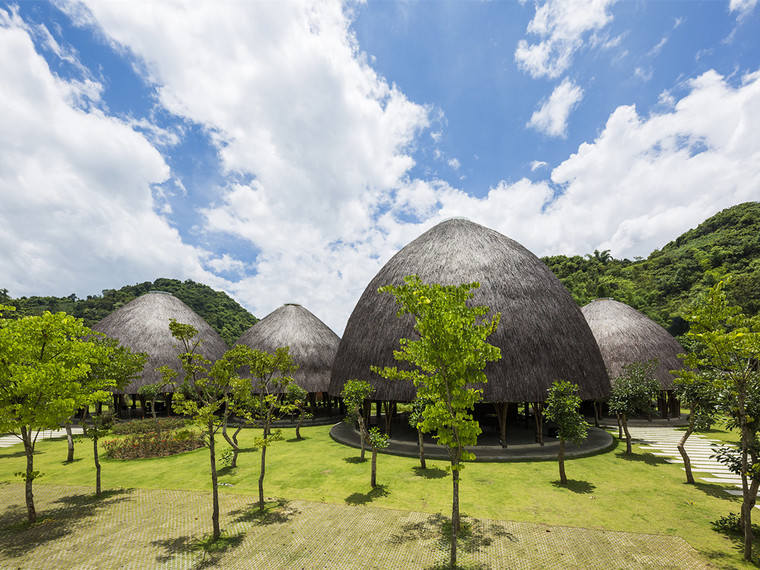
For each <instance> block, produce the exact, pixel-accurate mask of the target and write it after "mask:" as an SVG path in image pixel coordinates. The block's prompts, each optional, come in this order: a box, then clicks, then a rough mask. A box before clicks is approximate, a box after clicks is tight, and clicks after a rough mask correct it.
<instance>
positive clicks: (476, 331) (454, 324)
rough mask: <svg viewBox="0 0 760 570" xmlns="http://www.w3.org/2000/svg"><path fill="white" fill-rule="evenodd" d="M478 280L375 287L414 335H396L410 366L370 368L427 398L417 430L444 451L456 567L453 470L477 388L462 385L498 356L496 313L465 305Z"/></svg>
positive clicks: (462, 457) (470, 426) (414, 280)
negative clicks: (410, 323)
mask: <svg viewBox="0 0 760 570" xmlns="http://www.w3.org/2000/svg"><path fill="white" fill-rule="evenodd" d="M479 286H480V285H479V284H478V283H471V284H463V285H458V286H454V285H440V284H437V283H433V284H425V283H423V282H422V281H421V280H420V279H419V277H417V276H416V275H411V276H408V277H405V278H404V284H403V285H400V286H390V285H389V286H386V287H381V288H380V293H390V294H392V295H393V296H394V297H395V298H396V303H397V304H398V305H400V306H401V308H400V309H399V311H398V316H399V317H401V316H402V315H404V314H410V315H412V316H413V317H414V318H415V330H416V332H417V334H418V335H419V339H418V340H411V339H401V342H400V344H401V349H400V350H397V351H394V353H393V355H394V357H395V358H396V360H398V361H401V362H409V363H410V364H412V365H413V366H414V369H413V370H400V369H398V368H397V367H386V368H382V369H380V368H377V367H373V370H374V371H375V372H377V373H378V374H380V375H382V376H383V377H385V378H389V379H398V380H407V381H412V382H414V385H415V387H416V388H417V394H418V396H419V397H421V398H424V399H426V400H429V402H430V403H429V404H428V405H427V406H425V409H424V411H423V413H422V416H423V420H422V422H421V424H420V425H421V427H422V430H423V431H425V432H429V433H433V434H434V437H435V438H436V439H437V440H438V443H439V444H441V445H444V446H446V448H447V449H448V452H449V460H450V469H451V474H452V507H451V560H450V562H451V567H452V568H454V567H456V558H457V534H458V532H459V522H460V521H459V472H460V471H461V469H462V468H463V467H464V464H463V461H466V460H468V459H472V458H474V454H473V453H471V452H469V451H468V450H467V449H466V448H465V447H466V446H471V445H475V444H476V443H477V439H478V435H480V433H481V429H480V425H479V424H478V422H477V421H476V420H475V419H474V418H473V417H472V410H473V407H474V406H475V403H476V402H479V401H480V400H481V399H482V391H481V390H478V389H474V388H468V387H467V386H468V385H471V384H475V383H479V382H486V380H487V379H486V376H485V374H484V373H483V369H484V368H485V366H486V364H487V363H488V362H489V361H494V360H498V359H499V358H501V353H500V351H499V349H498V348H497V347H495V346H492V345H490V344H488V342H486V339H487V338H488V337H489V336H490V335H491V333H493V332H494V331H495V330H496V327H497V326H498V324H499V318H500V316H501V315H500V314H496V315H493V316H492V317H487V316H486V315H487V314H488V313H489V309H488V307H484V306H474V307H470V306H468V301H469V300H470V299H471V298H472V295H473V294H472V290H473V289H476V288H477V287H479Z"/></svg>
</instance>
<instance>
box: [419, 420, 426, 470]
mask: <svg viewBox="0 0 760 570" xmlns="http://www.w3.org/2000/svg"><path fill="white" fill-rule="evenodd" d="M417 446H418V447H419V448H420V466H421V467H422V468H423V469H427V465H426V464H425V434H423V433H422V430H421V429H420V428H417Z"/></svg>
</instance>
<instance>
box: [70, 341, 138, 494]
mask: <svg viewBox="0 0 760 570" xmlns="http://www.w3.org/2000/svg"><path fill="white" fill-rule="evenodd" d="M93 340H94V341H95V342H96V343H102V344H103V345H105V346H107V347H108V348H109V349H110V351H111V352H110V354H109V356H108V358H107V359H106V360H105V361H104V362H101V363H98V364H96V365H95V366H93V367H92V369H91V370H90V377H91V378H93V379H110V380H111V381H112V382H113V387H114V388H116V389H119V390H123V389H124V388H126V387H127V386H128V385H129V383H130V382H131V381H132V379H134V378H137V377H138V376H139V375H140V373H141V372H142V369H143V367H144V366H145V363H146V362H147V360H148V355H147V354H145V353H144V352H136V353H133V352H132V350H131V349H130V348H129V347H125V346H119V342H118V341H117V340H114V339H112V338H108V337H94V339H93ZM101 402H102V401H98V400H92V401H90V402H87V403H86V405H85V409H86V410H87V409H89V407H90V404H91V403H95V404H96V406H95V408H96V411H95V414H92V415H91V417H90V421H89V422H88V421H87V412H86V411H85V414H84V416H83V417H82V428H83V431H84V435H85V436H87V437H89V438H91V439H92V456H93V460H94V461H95V496H96V497H99V496H100V487H101V486H100V474H101V469H100V457H99V455H98V441H99V440H100V438H101V437H103V436H104V435H106V434H108V432H109V431H110V429H111V427H112V425H113V422H114V417H113V414H110V413H108V412H103V411H102V406H101V405H99V404H101Z"/></svg>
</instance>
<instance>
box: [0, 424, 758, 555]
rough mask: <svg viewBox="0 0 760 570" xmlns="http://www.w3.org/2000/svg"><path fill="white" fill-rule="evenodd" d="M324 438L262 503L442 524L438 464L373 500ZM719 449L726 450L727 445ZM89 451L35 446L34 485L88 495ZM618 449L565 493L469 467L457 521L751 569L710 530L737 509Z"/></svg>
mask: <svg viewBox="0 0 760 570" xmlns="http://www.w3.org/2000/svg"><path fill="white" fill-rule="evenodd" d="M329 430H330V428H329V426H324V427H308V428H302V430H301V431H302V434H303V435H305V437H306V439H304V440H302V441H297V440H295V439H294V434H293V432H292V430H285V437H286V440H285V441H282V442H278V443H276V444H274V445H272V446H271V447H270V449H269V451H268V454H267V477H266V481H265V493H266V495H267V496H270V497H282V498H285V499H288V500H295V501H297V500H302V501H316V502H321V503H326V504H334V505H368V506H372V507H378V508H381V509H397V510H401V511H413V512H418V513H429V514H437V513H441V514H443V515H446V514H447V513H449V511H450V501H451V489H450V487H451V479H450V477H449V475H448V473H447V472H446V471H445V462H435V461H429V462H428V467H429V468H428V469H427V470H421V469H419V463H418V462H417V461H416V460H414V459H410V458H402V457H395V456H388V455H381V456H380V457H379V459H378V482H379V483H380V487H378V488H377V489H375V490H374V491H372V490H371V489H370V486H369V462H365V463H361V462H359V461H358V453H359V452H358V450H356V449H353V448H348V447H344V446H342V445H340V444H337V443H335V442H334V441H332V440H331V439H330V437H329ZM713 436H716V433H712V434H710V437H713ZM716 438H719V439H725V438H728V439H733V435H731V434H729V435H726V434H721V436H720V437H718V436H716ZM253 439H254V431H253V430H244V432H243V433H242V434H241V443H242V446H243V448H244V449H245V448H246V446H250V445H252V442H253ZM219 443H220V445H219V447H220V448H221V449H224V448H225V447H226V444H225V443H224V442H223V441H221V438H220V441H219ZM90 446H91V444H90V442H89V441H84V442H82V443H81V444H79V445H78V446H77V460H76V461H75V462H73V463H70V464H66V463H64V459H65V457H66V445H65V441H61V440H56V441H42V442H40V443H38V448H37V449H38V452H37V454H36V456H35V469H38V470H40V471H41V472H42V473H43V474H44V475H43V477H42V478H40V479H38V483H39V484H44V485H94V466H93V462H92V451H91V448H90ZM624 448H625V445H624V444H623V445H622V446H621V445H618V446H617V447H616V448H614V449H612V450H611V451H609V452H606V453H603V454H599V455H595V456H591V457H586V458H581V459H575V460H571V461H568V462H567V473H568V477H569V478H570V483H569V484H568V485H567V486H561V485H559V484H558V481H557V480H558V474H557V465H556V462H554V461H538V462H520V463H470V464H468V465H467V467H466V469H465V470H464V471H463V472H462V483H461V491H460V501H461V510H462V512H463V513H466V514H467V515H469V516H470V517H474V518H477V519H491V520H498V521H516V522H526V523H535V524H545V525H559V526H564V527H580V528H585V529H598V530H606V531H622V532H635V533H649V534H662V535H670V536H677V537H681V538H683V539H684V540H686V541H687V542H688V543H689V544H690V545H691V546H692V547H693V548H695V549H696V550H697V551H698V552H699V553H700V554H701V555H702V556H704V557H705V558H706V560H708V561H709V562H710V563H711V564H712V565H714V566H716V567H721V568H742V567H750V566H749V565H746V564H745V563H743V561H742V560H741V551H740V543H739V542H738V540H737V539H735V538H734V539H732V538H727V537H725V536H723V535H721V534H719V533H717V532H715V531H714V530H713V529H712V527H711V525H710V522H711V521H714V520H716V519H718V518H719V517H721V516H723V515H725V514H727V513H728V512H729V511H733V512H738V510H739V504H740V502H739V499H738V498H736V497H732V496H730V495H728V494H727V493H725V492H724V491H723V488H722V487H721V486H719V485H711V484H705V483H698V484H697V485H687V484H686V483H685V478H684V475H683V471H682V470H681V469H680V468H679V466H678V465H675V464H669V463H667V462H665V461H664V460H663V459H661V458H659V457H656V456H654V455H651V454H648V453H643V452H641V451H640V450H638V448H635V449H634V454H633V455H632V456H630V457H627V456H626V455H625V454H623V453H622V450H624ZM238 464H239V466H238V468H236V469H235V470H234V471H230V470H229V469H222V470H221V476H220V482H221V483H222V496H221V503H222V509H224V508H225V507H224V503H225V500H226V497H229V500H230V501H231V500H233V498H232V497H233V496H234V495H251V496H252V495H255V494H256V492H257V481H258V475H259V469H258V465H259V456H258V453H257V452H255V451H253V450H251V449H250V448H248V449H247V450H246V451H244V452H243V453H242V454H241V456H240V458H239V460H238ZM24 467H25V459H24V454H23V448H22V447H21V446H20V445H19V446H15V447H11V448H6V449H2V450H0V481H19V479H18V478H17V477H14V473H15V472H17V471H21V470H23V469H24ZM208 471H209V469H208V451H207V450H205V449H202V450H198V451H193V452H188V453H185V454H182V455H179V456H175V457H170V458H163V459H146V460H137V461H129V462H122V461H103V486H104V488H105V489H122V488H123V489H135V488H136V489H161V490H187V491H208V490H209V489H210V477H209V474H208ZM19 488H20V487H19ZM19 502H23V496H21V497H19ZM6 520H7V519H6ZM209 524H210V523H209ZM755 558H757V552H755Z"/></svg>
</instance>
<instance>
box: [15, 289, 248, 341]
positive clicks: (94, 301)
mask: <svg viewBox="0 0 760 570" xmlns="http://www.w3.org/2000/svg"><path fill="white" fill-rule="evenodd" d="M148 291H166V292H168V293H171V294H172V295H174V296H175V297H177V298H178V299H180V300H181V301H182V302H184V303H185V304H186V305H188V306H189V307H190V308H191V309H193V310H194V311H195V312H196V313H198V314H199V315H200V316H201V317H203V319H204V320H205V321H206V322H207V323H208V324H209V325H211V326H212V327H213V328H214V330H216V332H218V333H219V334H220V335H221V337H222V338H223V339H224V340H225V341H226V342H227V344H228V345H230V346H232V345H233V344H234V343H235V341H237V339H238V338H240V335H242V334H243V333H244V332H245V331H247V330H248V329H249V328H250V327H252V326H253V325H254V324H255V323H256V322H257V321H258V319H257V318H256V317H254V316H253V315H252V314H251V313H249V312H248V311H246V310H245V309H244V308H243V307H241V306H240V305H239V304H238V303H237V302H236V301H234V300H233V299H232V298H230V297H229V295H227V293H224V292H222V291H215V290H213V289H212V288H211V287H209V286H208V285H203V284H202V283H196V282H194V281H192V280H190V279H188V280H187V281H179V280H177V279H165V278H161V279H156V280H155V281H154V282H153V283H151V282H150V281H146V282H145V283H138V284H136V285H125V286H124V287H122V288H121V289H105V290H104V291H103V294H102V295H88V296H87V298H86V299H78V298H77V296H76V295H74V294H71V295H69V296H68V297H21V298H19V299H11V298H10V297H8V291H7V290H6V289H0V303H4V304H6V305H13V306H15V307H16V314H17V315H18V316H25V315H40V314H42V313H43V312H44V311H50V312H53V313H55V312H58V311H63V312H65V313H68V314H70V315H73V316H75V317H77V318H81V319H83V320H84V324H85V325H87V326H92V325H94V324H95V323H97V322H98V321H100V320H101V319H102V318H103V317H105V316H106V315H108V314H109V313H111V312H112V311H115V310H116V309H118V308H119V307H122V306H124V305H126V304H127V303H129V302H130V301H132V300H133V299H136V298H137V297H139V296H140V295H144V294H145V293H147V292H148Z"/></svg>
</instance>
